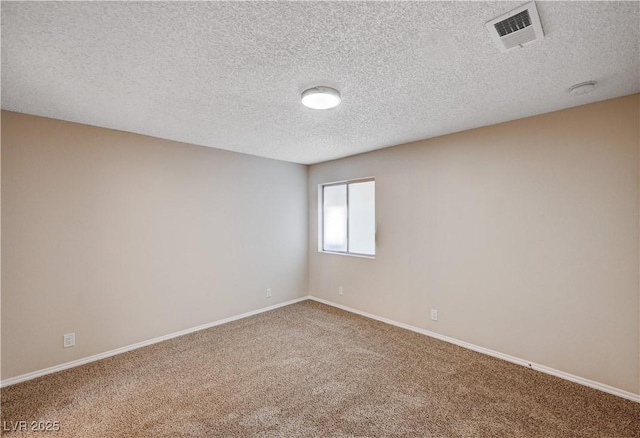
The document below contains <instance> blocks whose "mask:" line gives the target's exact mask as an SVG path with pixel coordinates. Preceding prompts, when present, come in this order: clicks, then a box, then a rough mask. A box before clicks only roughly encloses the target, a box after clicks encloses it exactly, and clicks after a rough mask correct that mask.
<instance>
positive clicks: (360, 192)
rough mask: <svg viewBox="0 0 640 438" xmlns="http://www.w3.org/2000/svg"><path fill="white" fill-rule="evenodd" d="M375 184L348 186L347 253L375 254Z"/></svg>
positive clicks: (368, 182)
mask: <svg viewBox="0 0 640 438" xmlns="http://www.w3.org/2000/svg"><path fill="white" fill-rule="evenodd" d="M375 235H376V196H375V182H374V181H366V182H361V183H352V184H349V252H352V253H356V254H367V255H374V254H375V253H376V238H375Z"/></svg>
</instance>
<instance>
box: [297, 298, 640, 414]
mask: <svg viewBox="0 0 640 438" xmlns="http://www.w3.org/2000/svg"><path fill="white" fill-rule="evenodd" d="M309 298H310V299H311V300H314V301H318V302H320V303H323V304H327V305H329V306H332V307H337V308H338V309H342V310H346V311H347V312H351V313H356V314H358V315H361V316H365V317H367V318H371V319H375V320H377V321H381V322H384V323H387V324H391V325H395V326H396V327H400V328H403V329H407V330H411V331H412V332H416V333H420V334H423V335H426V336H430V337H432V338H436V339H440V340H441V341H445V342H449V343H451V344H455V345H459V346H460V347H464V348H467V349H469V350H473V351H477V352H478V353H483V354H486V355H488V356H493V357H497V358H498V359H503V360H506V361H508V362H512V363H515V364H518V365H522V366H524V367H527V368H531V369H534V370H536V371H540V372H543V373H546V374H551V375H552V376H556V377H560V378H561V379H565V380H569V381H571V382H574V383H579V384H581V385H584V386H588V387H590V388H594V389H599V390H600V391H604V392H607V393H609V394H613V395H617V396H618V397H622V398H625V399H628V400H631V401H634V402H638V403H640V394H634V393H632V392H629V391H625V390H622V389H619V388H615V387H613V386H609V385H605V384H604V383H599V382H596V381H593V380H589V379H585V378H583V377H579V376H575V375H573V374H569V373H565V372H564V371H560V370H556V369H554V368H550V367H548V366H545V365H540V364H537V363H534V362H530V361H527V360H524V359H520V358H518V357H514V356H510V355H508V354H504V353H500V352H499V351H494V350H490V349H488V348H484V347H480V346H478V345H474V344H470V343H469V342H465V341H460V340H458V339H455V338H450V337H449V336H444V335H441V334H439V333H435V332H432V331H429V330H425V329H422V328H419V327H414V326H412V325H409V324H404V323H402V322H398V321H394V320H392V319H388V318H384V317H382V316H377V315H373V314H371V313H367V312H363V311H361V310H357V309H353V308H351V307H347V306H343V305H342V304H338V303H334V302H333V301H328V300H325V299H322V298H318V297H314V296H310V297H309Z"/></svg>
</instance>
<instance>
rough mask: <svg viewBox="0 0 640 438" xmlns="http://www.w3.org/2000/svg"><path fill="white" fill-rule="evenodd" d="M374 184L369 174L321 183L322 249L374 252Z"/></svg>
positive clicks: (320, 217)
mask: <svg viewBox="0 0 640 438" xmlns="http://www.w3.org/2000/svg"><path fill="white" fill-rule="evenodd" d="M375 184H376V183H375V181H374V180H373V179H372V178H367V179H359V180H353V181H344V182H337V183H329V184H322V185H320V187H319V205H320V207H321V208H320V212H319V220H320V227H319V228H320V233H319V239H318V249H319V250H320V251H324V252H335V253H342V254H353V255H364V256H373V255H375V253H376V239H375V235H376V209H375V205H376V201H375V198H376V196H375V195H376V189H375V187H376V186H375Z"/></svg>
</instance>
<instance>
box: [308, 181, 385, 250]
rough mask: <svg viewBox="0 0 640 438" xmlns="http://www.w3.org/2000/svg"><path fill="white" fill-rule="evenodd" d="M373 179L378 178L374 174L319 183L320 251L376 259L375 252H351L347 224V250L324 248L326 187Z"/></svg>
mask: <svg viewBox="0 0 640 438" xmlns="http://www.w3.org/2000/svg"><path fill="white" fill-rule="evenodd" d="M368 181H373V182H374V183H375V181H376V179H375V177H373V176H369V177H365V178H355V179H348V180H344V181H333V182H329V183H322V184H318V252H321V253H325V254H336V255H345V256H350V257H362V258H366V259H375V258H376V256H375V254H359V253H355V252H349V227H348V226H347V251H327V250H325V249H324V188H325V187H329V186H339V185H346V186H348V185H349V184H354V183H363V182H368ZM348 222H349V188H348V187H347V223H348ZM375 234H376V232H375V231H374V241H375V239H376V236H375ZM375 251H376V252H377V247H375Z"/></svg>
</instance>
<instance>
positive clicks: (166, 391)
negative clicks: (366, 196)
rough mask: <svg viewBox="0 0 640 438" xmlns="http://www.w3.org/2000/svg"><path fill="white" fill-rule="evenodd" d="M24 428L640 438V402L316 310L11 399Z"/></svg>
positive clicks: (8, 405)
mask: <svg viewBox="0 0 640 438" xmlns="http://www.w3.org/2000/svg"><path fill="white" fill-rule="evenodd" d="M20 420H23V421H27V422H28V424H30V422H31V421H59V422H60V423H59V424H60V431H59V432H58V433H55V432H46V433H43V434H42V436H45V435H46V436H51V437H54V436H65V437H213V436H215V437H249V436H251V437H331V436H341V437H347V436H349V437H392V436H403V437H448V438H453V437H465V438H468V437H508V438H519V437H527V438H530V437H545V438H553V437H562V438H574V437H576V438H577V437H580V438H582V437H616V438H624V437H638V436H640V429H639V428H638V425H639V424H640V405H639V404H637V403H634V402H631V401H628V400H624V399H621V398H618V397H615V396H613V395H610V394H605V393H603V392H600V391H597V390H594V389H591V388H587V387H584V386H581V385H578V384H576V383H571V382H568V381H566V380H562V379H559V378H557V377H553V376H549V375H547V374H542V373H539V372H537V371H533V370H529V369H527V368H524V367H521V366H518V365H514V364H511V363H509V362H505V361H502V360H499V359H495V358H492V357H489V356H485V355H483V354H480V353H476V352H473V351H470V350H466V349H464V348H461V347H458V346H455V345H452V344H448V343H446V342H443V341H439V340H436V339H432V338H429V337H426V336H423V335H420V334H417V333H414V332H410V331H408V330H403V329H400V328H397V327H394V326H391V325H387V324H384V323H381V322H378V321H373V320H370V319H367V318H364V317H361V316H357V315H353V314H350V313H347V312H344V311H342V310H338V309H335V308H332V307H329V306H326V305H324V304H320V303H316V302H313V301H305V302H302V303H298V304H294V305H290V306H287V307H283V308H280V309H277V310H274V311H271V312H267V313H263V314H260V315H257V316H254V317H250V318H246V319H243V320H239V321H235V322H232V323H229V324H225V325H221V326H218V327H214V328H212V329H208V330H204V331H201V332H197V333H193V334H190V335H186V336H183V337H180V338H175V339H172V340H169V341H166V342H162V343H160V344H155V345H152V346H150V347H146V348H142V349H139V350H136V351H132V352H128V353H124V354H121V355H118V356H114V357H111V358H108V359H104V360H101V361H99V362H94V363H91V364H88V365H84V366H81V367H78V368H74V369H70V370H66V371H62V372H59V373H56V374H52V375H49V376H44V377H41V378H39V379H35V380H32V381H29V382H24V383H19V384H17V385H14V386H10V387H8V388H4V389H3V390H2V421H3V422H4V423H3V424H6V425H11V424H16V422H18V421H20ZM9 435H11V434H9ZM16 436H31V435H30V433H24V432H21V433H17V434H16Z"/></svg>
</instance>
